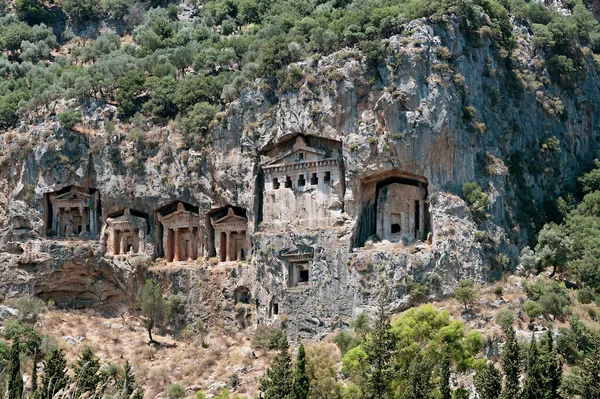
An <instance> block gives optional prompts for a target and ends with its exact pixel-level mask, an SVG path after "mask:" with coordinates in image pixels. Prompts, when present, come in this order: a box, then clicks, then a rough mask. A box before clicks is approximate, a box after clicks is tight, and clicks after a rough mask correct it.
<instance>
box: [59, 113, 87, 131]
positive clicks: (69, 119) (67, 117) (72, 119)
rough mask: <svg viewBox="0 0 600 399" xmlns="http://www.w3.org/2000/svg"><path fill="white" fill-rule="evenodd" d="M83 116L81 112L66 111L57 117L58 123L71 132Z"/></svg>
mask: <svg viewBox="0 0 600 399" xmlns="http://www.w3.org/2000/svg"><path fill="white" fill-rule="evenodd" d="M82 120H83V116H82V115H81V112H78V111H75V110H72V109H68V110H66V111H64V112H62V113H60V114H59V115H58V121H59V122H60V124H61V125H62V126H63V127H64V128H65V129H67V130H72V129H73V128H74V127H75V125H76V124H78V123H81V121H82Z"/></svg>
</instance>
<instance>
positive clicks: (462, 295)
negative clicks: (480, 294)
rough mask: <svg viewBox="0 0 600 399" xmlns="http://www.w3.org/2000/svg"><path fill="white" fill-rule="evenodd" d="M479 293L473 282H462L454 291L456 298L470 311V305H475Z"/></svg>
mask: <svg viewBox="0 0 600 399" xmlns="http://www.w3.org/2000/svg"><path fill="white" fill-rule="evenodd" d="M476 295H477V293H476V291H475V284H474V283H473V280H460V282H459V283H458V288H456V290H455V291H454V297H455V298H456V299H457V300H458V301H459V302H460V303H462V304H463V305H464V307H465V309H468V305H469V304H471V303H473V301H474V300H475V297H476Z"/></svg>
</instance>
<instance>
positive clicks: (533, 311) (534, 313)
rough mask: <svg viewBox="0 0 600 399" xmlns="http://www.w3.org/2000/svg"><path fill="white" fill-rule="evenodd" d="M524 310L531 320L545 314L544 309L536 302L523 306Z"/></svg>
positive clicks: (528, 302) (529, 302) (527, 302)
mask: <svg viewBox="0 0 600 399" xmlns="http://www.w3.org/2000/svg"><path fill="white" fill-rule="evenodd" d="M523 310H525V313H527V316H529V318H530V319H535V318H536V317H540V316H541V315H542V314H543V311H542V307H541V306H540V305H539V304H538V303H537V302H536V301H531V300H530V301H526V302H525V303H524V304H523Z"/></svg>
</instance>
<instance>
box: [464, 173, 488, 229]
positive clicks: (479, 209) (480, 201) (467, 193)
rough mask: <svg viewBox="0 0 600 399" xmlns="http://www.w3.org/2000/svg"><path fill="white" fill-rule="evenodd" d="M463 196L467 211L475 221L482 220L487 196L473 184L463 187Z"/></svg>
mask: <svg viewBox="0 0 600 399" xmlns="http://www.w3.org/2000/svg"><path fill="white" fill-rule="evenodd" d="M463 195H464V197H465V199H466V200H467V204H469V209H470V210H471V213H472V214H473V216H474V217H475V219H476V220H479V221H481V220H484V219H485V218H486V215H487V207H488V196H487V194H486V193H484V192H483V190H482V189H481V187H479V185H478V184H477V183H475V182H469V183H465V184H464V185H463Z"/></svg>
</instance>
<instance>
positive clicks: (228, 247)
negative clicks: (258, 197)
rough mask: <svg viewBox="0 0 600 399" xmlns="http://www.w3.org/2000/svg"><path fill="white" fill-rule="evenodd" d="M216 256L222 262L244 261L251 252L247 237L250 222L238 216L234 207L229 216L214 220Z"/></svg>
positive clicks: (228, 213)
mask: <svg viewBox="0 0 600 399" xmlns="http://www.w3.org/2000/svg"><path fill="white" fill-rule="evenodd" d="M211 223H212V226H213V228H214V232H215V235H214V244H215V249H216V256H217V258H218V259H219V261H220V262H230V261H242V260H245V259H246V256H247V255H248V252H249V251H250V242H249V241H248V239H247V237H246V230H247V226H248V220H247V219H246V218H245V217H243V216H240V215H236V214H235V211H234V209H233V208H232V207H229V208H228V210H227V215H225V216H223V217H219V218H217V219H215V218H212V220H211Z"/></svg>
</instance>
